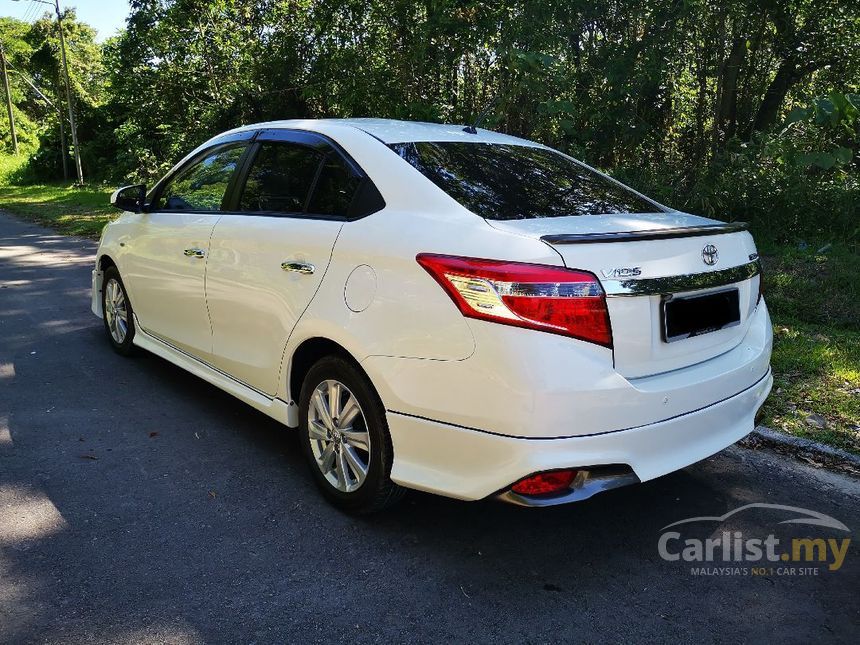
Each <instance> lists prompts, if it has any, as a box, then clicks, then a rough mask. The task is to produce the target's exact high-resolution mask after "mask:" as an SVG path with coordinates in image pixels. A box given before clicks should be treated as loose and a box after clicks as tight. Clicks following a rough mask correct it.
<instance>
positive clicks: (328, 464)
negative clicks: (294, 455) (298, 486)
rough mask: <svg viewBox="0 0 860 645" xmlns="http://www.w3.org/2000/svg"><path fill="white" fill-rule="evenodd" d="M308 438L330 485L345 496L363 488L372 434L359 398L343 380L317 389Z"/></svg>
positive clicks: (332, 381) (311, 407)
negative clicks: (368, 429)
mask: <svg viewBox="0 0 860 645" xmlns="http://www.w3.org/2000/svg"><path fill="white" fill-rule="evenodd" d="M308 438H309V440H310V443H311V452H312V453H313V456H314V459H315V461H316V464H317V466H318V467H319V469H320V472H322V474H323V476H324V477H325V478H326V480H327V481H328V483H329V484H331V485H332V486H333V487H334V488H336V489H337V490H339V491H340V492H342V493H351V492H353V491H355V490H358V489H359V488H360V487H361V485H362V484H363V483H364V481H365V479H366V478H367V473H368V470H369V468H370V434H369V433H368V431H367V425H366V421H365V417H364V413H363V412H362V410H361V406H360V405H359V403H358V399H356V397H355V396H354V395H353V393H352V392H351V391H350V390H349V388H347V387H346V386H345V385H344V384H343V383H341V382H340V381H336V380H333V379H329V380H326V381H323V382H322V383H320V384H319V385H317V386H316V388H314V391H313V394H311V400H310V405H309V406H308Z"/></svg>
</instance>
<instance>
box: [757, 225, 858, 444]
mask: <svg viewBox="0 0 860 645" xmlns="http://www.w3.org/2000/svg"><path fill="white" fill-rule="evenodd" d="M827 244H831V246H830V248H828V249H826V250H822V249H823V248H824V247H825V246H826V245H827ZM807 246H808V248H807V249H806V250H802V249H801V248H800V245H799V244H795V245H791V246H777V247H762V249H761V251H762V261H763V263H764V270H765V273H764V284H765V299H766V301H767V304H768V307H769V309H770V312H771V317H772V318H773V322H774V339H773V371H774V387H773V392H772V393H771V395H770V398H769V399H768V400H767V403H766V404H765V406H764V408H763V413H764V418H763V423H764V424H765V425H766V426H769V427H771V428H774V429H775V430H782V431H783V432H787V433H789V434H793V435H797V436H800V437H805V438H808V439H813V440H815V441H820V442H822V443H826V444H828V445H831V446H834V447H837V448H842V449H845V450H850V451H853V452H858V453H860V249H858V247H857V245H856V244H849V243H843V242H833V243H829V242H818V243H815V244H808V245H807ZM811 414H817V415H819V416H821V417H823V418H824V419H825V421H826V426H825V427H824V428H818V427H816V426H815V425H814V424H811V423H809V422H807V418H808V417H809V416H810V415H811Z"/></svg>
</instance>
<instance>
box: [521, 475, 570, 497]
mask: <svg viewBox="0 0 860 645" xmlns="http://www.w3.org/2000/svg"><path fill="white" fill-rule="evenodd" d="M575 477H576V471H575V470H553V471H552V472H548V473H538V474H537V475H531V476H529V477H525V478H523V479H521V480H520V481H518V482H517V483H516V484H514V485H513V486H511V490H512V491H514V492H515V493H517V494H518V495H549V494H552V493H560V492H561V491H564V490H567V489H568V488H570V485H571V484H572V483H573V480H574V478H575Z"/></svg>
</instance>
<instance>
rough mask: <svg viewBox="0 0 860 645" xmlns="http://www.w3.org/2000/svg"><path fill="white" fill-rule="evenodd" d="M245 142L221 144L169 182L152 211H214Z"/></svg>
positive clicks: (218, 207) (225, 189) (217, 208)
mask: <svg viewBox="0 0 860 645" xmlns="http://www.w3.org/2000/svg"><path fill="white" fill-rule="evenodd" d="M245 147H246V146H245V144H244V143H240V144H232V145H227V146H220V147H218V148H216V149H214V150H213V151H212V152H210V153H208V154H206V155H205V156H204V157H203V158H202V159H199V160H198V161H195V162H193V163H191V164H190V165H189V166H187V167H185V168H183V169H182V170H180V171H179V173H178V174H177V175H176V176H175V177H174V178H173V179H171V180H170V181H169V183H168V184H167V186H166V187H165V188H164V190H162V191H161V196H160V197H159V198H158V204H157V205H156V206H155V209H154V210H167V211H217V210H220V209H221V200H223V199H224V193H225V192H227V184H228V183H229V182H230V178H231V177H232V176H233V172H234V171H235V170H236V165H237V164H238V163H239V159H240V158H241V157H242V153H244V152H245Z"/></svg>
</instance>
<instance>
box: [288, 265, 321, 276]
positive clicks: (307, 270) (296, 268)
mask: <svg viewBox="0 0 860 645" xmlns="http://www.w3.org/2000/svg"><path fill="white" fill-rule="evenodd" d="M281 268H282V269H283V270H284V271H293V272H295V273H302V274H304V275H310V274H311V273H313V272H314V271H316V267H315V266H314V265H313V264H311V263H310V262H281Z"/></svg>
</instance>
